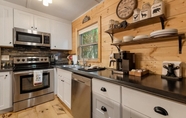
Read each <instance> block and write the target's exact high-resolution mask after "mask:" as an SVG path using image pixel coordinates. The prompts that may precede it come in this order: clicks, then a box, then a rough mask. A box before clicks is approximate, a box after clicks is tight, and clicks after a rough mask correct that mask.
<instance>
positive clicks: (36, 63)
mask: <svg viewBox="0 0 186 118" xmlns="http://www.w3.org/2000/svg"><path fill="white" fill-rule="evenodd" d="M49 68H53V67H51V66H50V61H49V57H14V58H13V71H14V72H15V71H25V70H36V69H49Z"/></svg>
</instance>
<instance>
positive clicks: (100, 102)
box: [93, 93, 121, 118]
mask: <svg viewBox="0 0 186 118" xmlns="http://www.w3.org/2000/svg"><path fill="white" fill-rule="evenodd" d="M120 110H121V106H120V103H117V102H115V101H113V100H111V99H108V98H106V97H103V96H101V95H98V94H96V93H93V114H95V115H96V116H97V117H96V118H120V117H121V115H120V114H121V112H120Z"/></svg>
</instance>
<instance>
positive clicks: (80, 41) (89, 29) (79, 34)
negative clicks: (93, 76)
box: [78, 23, 99, 60]
mask: <svg viewBox="0 0 186 118" xmlns="http://www.w3.org/2000/svg"><path fill="white" fill-rule="evenodd" d="M94 29H97V30H98V24H97V23H95V24H93V25H91V26H89V27H86V28H84V29H82V30H80V31H79V32H78V37H79V39H78V42H79V45H78V48H79V59H80V60H82V59H83V58H82V57H81V56H82V49H83V47H86V46H94V45H97V47H98V42H99V38H98V40H97V42H93V43H88V44H82V42H83V40H81V35H82V34H84V33H86V32H89V31H92V30H94ZM97 35H98V34H97ZM98 37H99V36H98ZM97 51H98V49H97ZM97 53H98V52H97ZM84 59H86V60H97V59H98V57H97V58H96V59H92V58H84Z"/></svg>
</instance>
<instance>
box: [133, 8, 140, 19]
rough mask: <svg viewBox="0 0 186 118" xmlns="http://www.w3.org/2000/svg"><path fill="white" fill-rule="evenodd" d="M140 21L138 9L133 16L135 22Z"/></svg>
mask: <svg viewBox="0 0 186 118" xmlns="http://www.w3.org/2000/svg"><path fill="white" fill-rule="evenodd" d="M139 20H140V9H139V8H136V9H135V10H134V14H133V22H137V21H139Z"/></svg>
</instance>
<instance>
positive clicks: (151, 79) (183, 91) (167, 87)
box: [55, 66, 186, 104]
mask: <svg viewBox="0 0 186 118" xmlns="http://www.w3.org/2000/svg"><path fill="white" fill-rule="evenodd" d="M55 67H57V68H61V69H64V70H68V71H71V72H73V73H76V74H80V75H83V76H87V77H91V78H97V79H100V80H104V81H107V82H111V83H115V84H118V85H121V86H125V87H128V88H132V89H135V90H138V91H142V92H146V93H150V94H153V95H156V96H160V97H163V98H167V99H170V100H174V101H177V102H181V103H185V104H186V80H185V79H183V80H182V81H170V80H169V81H168V80H166V79H162V78H161V76H160V75H148V76H144V77H142V78H141V77H135V76H128V75H125V76H123V75H121V74H116V73H113V70H112V69H105V70H102V71H96V72H85V71H80V70H78V69H77V68H68V67H61V66H55Z"/></svg>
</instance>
